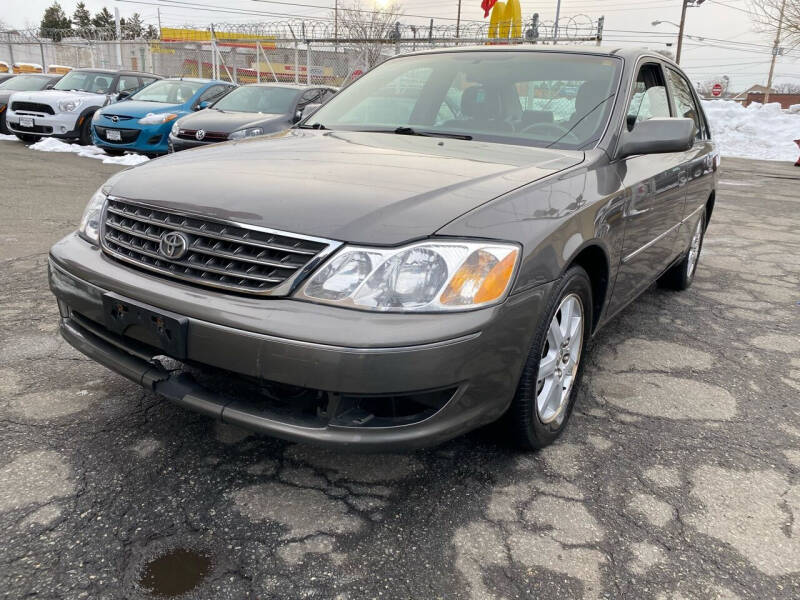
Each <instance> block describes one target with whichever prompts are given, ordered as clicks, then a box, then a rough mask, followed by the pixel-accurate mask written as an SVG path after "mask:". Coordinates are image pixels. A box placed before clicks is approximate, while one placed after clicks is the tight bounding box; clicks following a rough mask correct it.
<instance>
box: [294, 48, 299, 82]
mask: <svg viewBox="0 0 800 600" xmlns="http://www.w3.org/2000/svg"><path fill="white" fill-rule="evenodd" d="M294 82H295V83H300V51H299V50H298V49H297V39H295V40H294Z"/></svg>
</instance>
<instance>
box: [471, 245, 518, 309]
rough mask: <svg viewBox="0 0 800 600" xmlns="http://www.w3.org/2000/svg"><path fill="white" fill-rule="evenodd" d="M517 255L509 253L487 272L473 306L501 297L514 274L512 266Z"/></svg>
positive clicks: (514, 251)
mask: <svg viewBox="0 0 800 600" xmlns="http://www.w3.org/2000/svg"><path fill="white" fill-rule="evenodd" d="M517 253H518V251H517V250H513V251H511V252H510V253H509V254H508V256H506V257H505V258H504V259H503V260H501V261H500V262H499V263H497V264H496V265H495V266H494V267H493V268H492V270H491V271H489V274H488V275H487V276H486V279H484V280H483V284H482V285H481V288H480V289H479V290H478V293H477V294H475V300H474V301H473V302H474V303H475V304H483V303H484V302H491V301H492V300H497V299H498V298H499V297H500V296H502V295H503V293H504V292H505V291H506V288H507V287H508V283H509V282H510V281H511V275H512V274H513V273H514V265H516V264H517Z"/></svg>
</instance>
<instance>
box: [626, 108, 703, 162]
mask: <svg viewBox="0 0 800 600" xmlns="http://www.w3.org/2000/svg"><path fill="white" fill-rule="evenodd" d="M694 136H695V125H694V121H693V120H692V119H683V118H657V119H648V120H647V121H640V122H638V123H637V124H636V125H635V126H634V128H633V131H628V130H627V129H626V130H625V131H623V132H622V137H621V138H620V142H619V149H618V150H617V158H625V157H626V156H635V155H637V154H663V153H667V152H684V151H686V150H688V149H689V148H691V147H692V144H693V143H694Z"/></svg>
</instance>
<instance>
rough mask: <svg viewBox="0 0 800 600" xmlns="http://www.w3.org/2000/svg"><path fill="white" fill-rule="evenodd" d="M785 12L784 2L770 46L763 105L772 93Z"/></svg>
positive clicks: (784, 2)
mask: <svg viewBox="0 0 800 600" xmlns="http://www.w3.org/2000/svg"><path fill="white" fill-rule="evenodd" d="M785 11H786V0H783V2H781V16H780V18H779V19H778V31H776V32H775V43H774V44H773V45H772V62H770V63H769V77H767V91H766V92H765V93H764V104H766V103H767V102H769V94H770V92H771V91H772V77H773V75H775V61H776V60H778V51H779V48H780V43H781V30H782V29H783V15H784V12H785Z"/></svg>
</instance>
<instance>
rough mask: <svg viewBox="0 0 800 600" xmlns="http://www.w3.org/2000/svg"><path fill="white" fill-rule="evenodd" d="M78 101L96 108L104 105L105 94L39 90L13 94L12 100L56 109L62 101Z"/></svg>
mask: <svg viewBox="0 0 800 600" xmlns="http://www.w3.org/2000/svg"><path fill="white" fill-rule="evenodd" d="M74 99H80V100H83V101H84V102H86V104H85V106H97V105H98V104H99V105H103V104H105V103H106V95H105V94H93V93H91V92H70V91H68V90H63V91H62V90H39V91H36V92H14V100H16V101H17V102H37V103H39V104H49V105H50V106H52V107H57V106H58V104H57V103H58V102H61V101H62V100H74Z"/></svg>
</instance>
